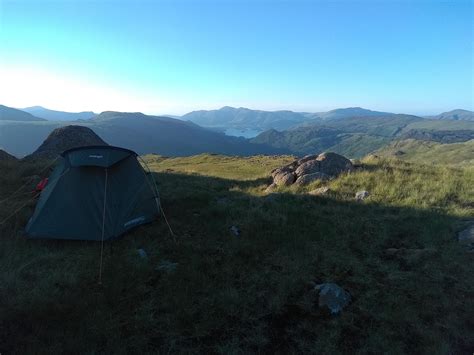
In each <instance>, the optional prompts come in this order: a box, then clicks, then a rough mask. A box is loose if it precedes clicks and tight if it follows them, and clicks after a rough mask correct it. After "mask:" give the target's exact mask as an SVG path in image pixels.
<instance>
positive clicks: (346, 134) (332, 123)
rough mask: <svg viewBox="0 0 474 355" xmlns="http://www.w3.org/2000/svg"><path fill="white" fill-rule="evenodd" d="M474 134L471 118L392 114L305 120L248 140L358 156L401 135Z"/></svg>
mask: <svg viewBox="0 0 474 355" xmlns="http://www.w3.org/2000/svg"><path fill="white" fill-rule="evenodd" d="M473 135H474V123H473V122H468V121H450V120H442V121H441V120H428V119H424V118H421V117H418V116H411V115H402V114H392V115H389V116H373V117H349V118H345V119H333V120H326V121H311V122H305V123H303V124H302V125H301V126H299V127H296V128H293V129H289V130H286V131H283V132H276V131H274V130H273V131H267V132H263V133H261V134H260V135H258V136H257V137H255V138H253V139H252V140H251V142H254V143H262V144H266V145H269V146H273V147H278V148H280V149H287V150H288V151H289V152H292V153H294V154H300V155H304V154H311V153H314V152H321V151H334V152H336V153H341V154H345V155H348V156H350V157H351V158H359V157H362V156H364V155H366V154H368V153H370V152H372V151H375V150H377V149H380V148H382V147H383V146H385V145H386V144H388V143H390V142H391V141H392V140H394V139H399V138H401V137H406V138H409V137H414V138H421V137H423V139H426V140H436V141H442V142H443V143H445V142H446V143H451V142H462V141H467V140H470V139H472V136H473Z"/></svg>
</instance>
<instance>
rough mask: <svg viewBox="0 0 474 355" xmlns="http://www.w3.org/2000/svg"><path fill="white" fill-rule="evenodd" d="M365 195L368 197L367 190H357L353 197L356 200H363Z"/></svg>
mask: <svg viewBox="0 0 474 355" xmlns="http://www.w3.org/2000/svg"><path fill="white" fill-rule="evenodd" d="M367 197H369V192H368V191H365V190H363V191H358V192H357V193H356V194H355V199H356V200H357V201H362V200H365V199H366V198H367Z"/></svg>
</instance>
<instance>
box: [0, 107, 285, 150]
mask: <svg viewBox="0 0 474 355" xmlns="http://www.w3.org/2000/svg"><path fill="white" fill-rule="evenodd" d="M25 114H27V113H25ZM69 124H70V122H69V121H45V120H43V121H38V122H20V121H0V148H1V149H5V150H7V151H9V152H10V153H12V154H14V155H15V156H17V157H22V156H25V155H28V154H31V153H32V152H33V151H34V150H36V149H37V148H38V146H40V145H41V144H42V142H43V141H44V140H45V139H46V138H47V137H48V135H49V134H50V133H51V132H52V131H53V130H54V129H56V128H59V127H63V126H66V125H69ZM75 124H76V125H79V126H85V127H88V128H90V129H92V130H93V131H94V132H95V133H96V134H97V135H98V136H99V137H101V138H102V139H103V140H104V141H106V142H108V143H109V144H111V145H116V146H120V147H124V148H129V149H132V150H134V151H136V152H137V153H139V154H146V153H158V154H162V155H168V156H184V155H192V154H199V153H207V152H212V153H223V154H232V155H253V154H273V153H279V152H282V151H281V150H278V149H276V148H273V147H268V146H266V145H265V144H263V145H262V144H253V143H251V142H249V141H248V140H245V139H243V138H237V137H229V136H226V135H225V134H223V133H219V132H214V131H212V130H208V129H205V128H202V127H200V126H198V125H197V124H195V123H192V122H187V121H182V120H178V119H174V118H170V117H161V116H148V115H144V114H143V113H139V112H136V113H127V112H112V111H108V112H103V113H101V114H99V115H97V116H96V117H94V118H92V119H89V120H81V121H76V122H75Z"/></svg>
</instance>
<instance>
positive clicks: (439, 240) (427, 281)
mask: <svg viewBox="0 0 474 355" xmlns="http://www.w3.org/2000/svg"><path fill="white" fill-rule="evenodd" d="M145 160H146V161H147V162H148V164H149V166H150V167H151V168H152V170H153V171H154V172H155V173H154V175H155V177H156V179H157V181H158V186H159V189H160V193H161V199H162V204H163V208H164V210H165V212H166V216H167V219H168V221H169V223H170V225H171V226H172V228H173V230H174V233H175V234H176V238H177V239H176V241H174V239H173V238H172V237H171V236H170V234H169V231H168V228H167V226H166V224H165V223H164V220H163V219H159V220H158V221H156V222H154V223H152V224H150V225H146V226H142V227H140V228H138V229H136V230H134V231H133V232H132V233H130V234H128V235H126V236H124V237H123V238H122V239H120V240H116V241H113V242H112V243H110V245H106V248H105V249H104V274H103V283H102V285H98V284H97V275H98V266H99V255H100V243H70V242H65V241H47V240H45V241H35V242H32V241H30V240H25V239H24V238H22V236H21V229H22V228H23V226H24V225H25V223H26V221H27V220H28V218H29V217H30V215H31V212H32V208H33V203H30V204H27V206H28V207H27V208H26V209H22V210H21V212H20V213H19V214H18V215H16V216H15V217H14V218H12V219H10V220H9V221H8V223H7V224H3V225H0V233H1V238H0V258H1V260H2V263H1V264H0V265H1V266H0V304H1V305H2V307H0V329H2V332H0V344H2V345H1V346H2V351H4V352H5V353H12V352H17V353H28V352H32V351H33V349H34V352H37V353H58V352H59V353H97V352H111V353H164V352H173V353H226V354H227V353H310V352H314V351H318V352H321V353H324V354H337V353H354V351H355V350H357V351H359V352H360V353H372V354H378V353H385V352H387V351H390V352H393V353H400V354H401V353H404V354H406V353H413V354H415V353H417V354H418V353H440V351H441V352H443V353H451V354H464V353H470V352H472V349H473V348H474V323H473V322H472V314H473V312H474V274H473V273H472V262H473V259H472V253H468V252H466V250H465V249H464V248H463V247H462V246H461V245H459V244H458V243H457V241H456V238H455V233H456V231H457V230H459V229H460V228H462V223H464V220H465V219H467V218H472V217H473V215H474V209H473V206H472V201H473V200H474V191H473V190H472V181H473V179H474V175H473V173H474V170H472V169H464V170H463V169H453V168H448V167H445V166H432V165H424V166H420V165H416V164H410V163H406V162H402V161H400V160H379V159H374V158H369V159H366V160H363V162H362V163H363V169H359V170H357V171H356V172H354V173H351V174H349V175H343V176H341V177H339V178H337V179H334V180H332V181H330V182H329V183H328V186H329V188H330V191H329V193H328V194H327V195H326V196H313V195H310V194H307V193H306V192H307V191H310V190H311V189H314V188H315V187H319V186H321V183H320V182H315V183H313V185H310V186H308V187H305V188H280V190H279V191H277V193H272V194H266V193H265V192H264V190H265V188H266V186H267V185H268V183H269V178H268V176H269V174H270V171H271V170H272V169H273V168H275V167H278V166H281V165H283V164H286V163H287V162H290V161H291V160H292V158H291V157H276V156H271V157H264V156H260V157H250V158H236V157H228V156H216V155H200V156H196V157H187V158H164V157H161V156H156V155H150V156H146V157H145ZM0 164H1V162H0ZM43 169H44V166H35V165H28V164H26V165H25V163H21V166H20V167H18V168H16V169H4V167H3V166H2V168H1V170H2V171H6V172H7V173H6V174H2V175H0V186H2V189H1V190H0V200H3V199H4V198H6V197H7V196H8V195H10V194H11V193H12V192H13V191H16V190H17V189H18V188H19V187H20V186H21V185H22V184H23V181H25V179H28V177H29V176H31V175H33V174H40V172H41V170H43ZM363 189H364V190H367V191H369V193H370V195H369V197H368V198H367V199H366V200H364V201H363V202H355V201H354V194H355V192H356V191H359V190H363ZM27 192H28V191H27ZM30 197H31V195H30V193H28V194H26V195H25V194H20V195H18V197H17V198H16V199H14V200H13V201H12V200H10V201H7V202H6V203H3V204H1V205H0V220H3V219H4V218H5V217H6V216H7V215H9V214H10V212H11V211H12V210H15V209H17V208H18V207H19V206H21V205H23V204H24V203H25V202H26V201H27V200H28V199H29V198H30ZM232 226H236V227H238V229H239V230H240V234H239V235H238V236H236V235H234V234H233V232H231V231H230V228H231V227H232ZM138 249H142V250H143V251H145V252H146V255H147V256H146V258H144V257H140V255H139V252H138ZM321 282H335V283H337V284H338V285H340V286H341V287H343V288H344V289H346V290H347V291H349V292H350V294H351V297H352V302H351V303H350V304H349V305H348V306H347V307H346V308H345V309H344V310H343V311H342V312H341V314H339V315H336V316H334V315H331V314H329V312H328V311H326V310H324V309H323V308H320V307H318V295H317V292H316V291H314V284H319V283H321ZM32 284H33V285H34V287H32Z"/></svg>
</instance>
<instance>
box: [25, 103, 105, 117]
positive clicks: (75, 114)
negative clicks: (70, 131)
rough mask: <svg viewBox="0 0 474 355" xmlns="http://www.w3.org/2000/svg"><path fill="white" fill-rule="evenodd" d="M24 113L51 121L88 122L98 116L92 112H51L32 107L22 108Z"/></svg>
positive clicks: (42, 108)
mask: <svg viewBox="0 0 474 355" xmlns="http://www.w3.org/2000/svg"><path fill="white" fill-rule="evenodd" d="M21 110H22V111H25V112H28V113H31V114H32V115H34V116H36V117H41V118H44V119H46V120H50V121H76V120H87V119H90V118H93V117H95V116H96V114H95V113H94V112H92V111H83V112H63V111H55V110H49V109H47V108H44V107H42V106H32V107H26V108H22V109H21Z"/></svg>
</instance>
